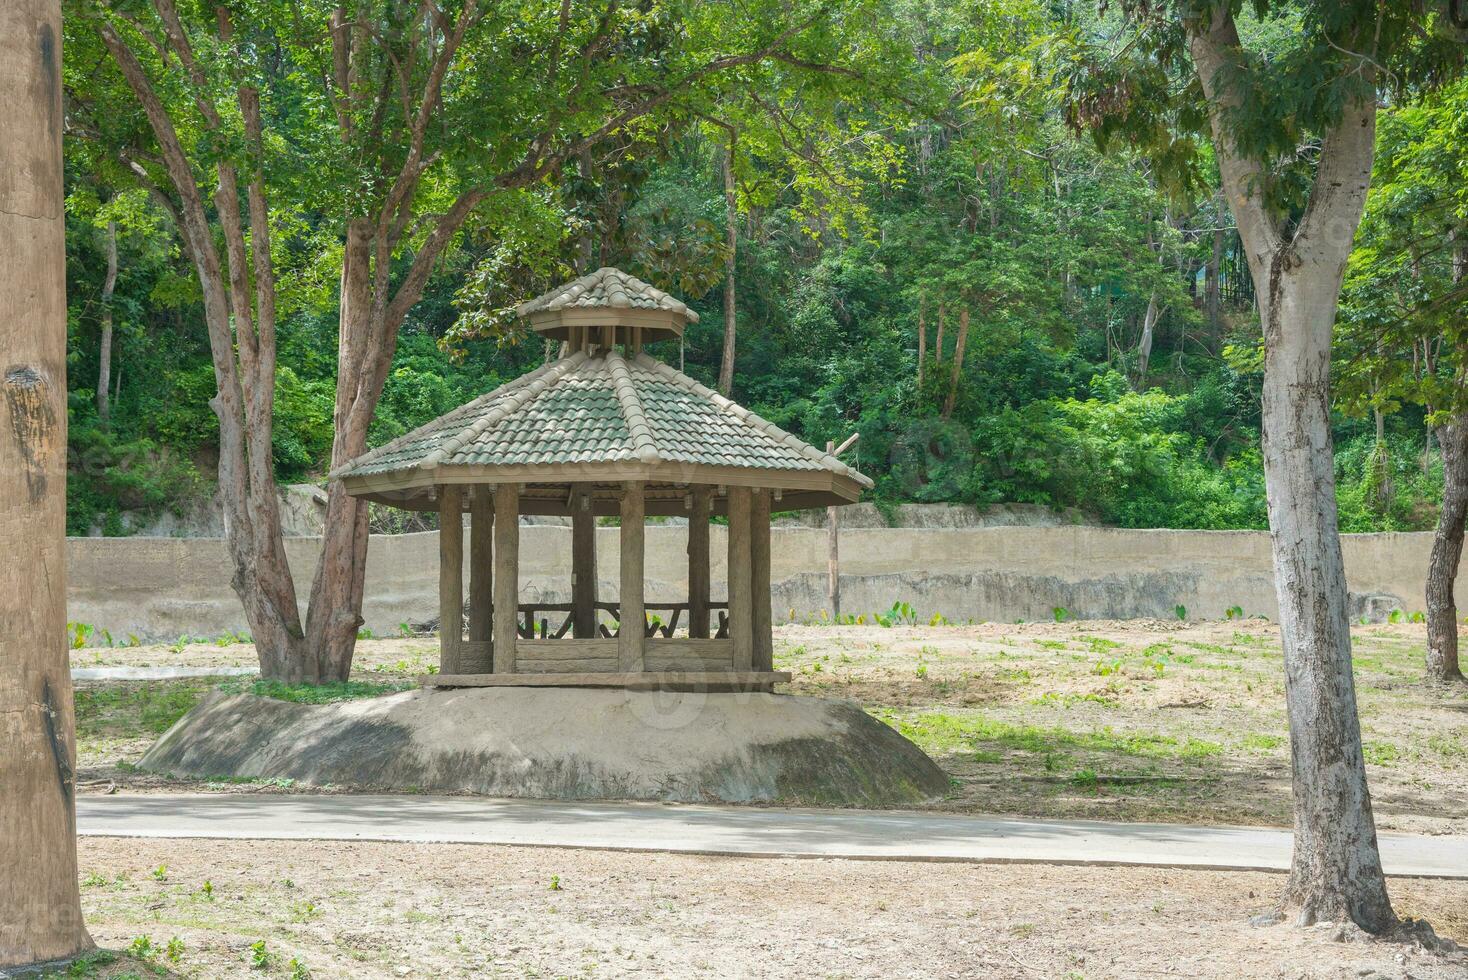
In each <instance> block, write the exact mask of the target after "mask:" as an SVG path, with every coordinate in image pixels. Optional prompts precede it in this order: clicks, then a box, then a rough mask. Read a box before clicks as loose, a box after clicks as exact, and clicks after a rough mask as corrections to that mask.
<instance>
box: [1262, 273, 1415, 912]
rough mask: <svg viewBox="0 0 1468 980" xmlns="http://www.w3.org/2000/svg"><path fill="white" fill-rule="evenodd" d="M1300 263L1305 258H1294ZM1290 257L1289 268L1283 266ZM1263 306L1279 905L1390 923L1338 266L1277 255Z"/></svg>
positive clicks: (1263, 298) (1268, 280)
mask: <svg viewBox="0 0 1468 980" xmlns="http://www.w3.org/2000/svg"><path fill="white" fill-rule="evenodd" d="M1302 261H1303V262H1304V266H1303V269H1302V268H1301V265H1300V263H1301V262H1302ZM1292 264H1293V265H1294V268H1295V271H1294V272H1293V274H1291V273H1286V272H1285V271H1284V270H1283V268H1282V267H1288V266H1290V265H1292ZM1272 265H1273V269H1272V272H1273V276H1270V275H1268V273H1267V272H1266V275H1265V276H1264V277H1261V278H1260V279H1259V280H1258V281H1261V282H1267V283H1270V284H1271V287H1270V291H1271V293H1272V297H1265V296H1262V295H1261V309H1263V310H1264V312H1265V324H1266V328H1265V360H1264V392H1263V429H1264V431H1263V449H1264V480H1265V487H1266V490H1267V497H1268V506H1269V528H1270V537H1271V540H1272V542H1273V547H1274V575H1275V588H1276V591H1277V592H1278V595H1279V610H1280V635H1281V638H1282V640H1283V642H1284V667H1285V702H1286V705H1285V708H1286V714H1287V716H1288V718H1289V729H1290V757H1291V762H1292V767H1291V769H1292V773H1293V787H1294V798H1295V807H1294V810H1295V820H1294V829H1295V846H1294V858H1293V861H1292V864H1291V868H1290V876H1289V879H1288V882H1287V883H1286V886H1285V891H1284V896H1283V899H1282V908H1287V909H1291V910H1294V912H1295V914H1296V921H1297V923H1298V924H1300V925H1312V924H1314V923H1316V922H1345V921H1353V922H1355V923H1356V924H1357V925H1359V926H1360V927H1361V928H1363V929H1366V930H1368V931H1371V932H1381V931H1384V930H1386V929H1388V928H1390V927H1391V926H1393V925H1394V924H1395V923H1396V916H1395V915H1394V914H1393V912H1392V907H1391V902H1390V900H1389V899H1388V898H1387V892H1386V879H1385V877H1384V876H1383V874H1382V870H1381V859H1380V856H1379V852H1378V849H1377V843H1376V824H1375V821H1374V819H1373V817H1372V810H1371V794H1370V791H1369V790H1368V789H1367V785H1366V764H1365V759H1364V758H1363V755H1362V749H1361V725H1360V720H1359V718H1358V716H1357V712H1356V688H1355V681H1354V678H1353V677H1352V674H1351V633H1350V622H1349V615H1348V612H1347V608H1346V599H1347V589H1346V572H1345V563H1344V561H1343V559H1342V556H1341V543H1340V533H1339V530H1338V527H1337V521H1336V499H1335V465H1334V455H1333V450H1332V445H1331V435H1330V408H1329V385H1330V341H1331V328H1332V325H1333V323H1334V321H1335V309H1336V301H1337V297H1338V296H1339V290H1340V286H1339V284H1340V275H1341V274H1340V269H1339V268H1335V269H1329V268H1326V269H1322V268H1318V267H1317V263H1316V262H1313V261H1310V260H1306V259H1304V258H1303V257H1300V256H1291V254H1290V250H1289V249H1288V248H1287V247H1286V248H1281V251H1280V252H1279V253H1278V254H1277V255H1276V256H1275V257H1274V261H1273V263H1272Z"/></svg>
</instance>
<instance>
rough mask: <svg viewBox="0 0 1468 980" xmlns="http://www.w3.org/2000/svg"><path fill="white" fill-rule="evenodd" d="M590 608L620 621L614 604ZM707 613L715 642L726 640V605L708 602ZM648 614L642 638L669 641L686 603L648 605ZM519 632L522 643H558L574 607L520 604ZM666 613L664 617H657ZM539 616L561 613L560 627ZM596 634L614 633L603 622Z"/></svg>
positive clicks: (618, 612)
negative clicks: (714, 618)
mask: <svg viewBox="0 0 1468 980" xmlns="http://www.w3.org/2000/svg"><path fill="white" fill-rule="evenodd" d="M593 606H594V607H595V608H596V610H597V611H598V612H605V613H607V614H608V615H609V616H611V618H612V619H614V620H616V621H617V623H618V629H619V630H620V624H621V621H622V612H621V608H620V607H619V606H618V605H617V604H616V603H614V602H597V603H593ZM708 607H709V611H710V612H717V613H718V628H717V630H715V632H714V637H713V638H714V639H716V640H724V639H728V637H729V604H728V603H727V602H710V603H709V604H708ZM643 609H644V610H645V611H646V613H647V617H648V618H647V620H646V621H645V623H644V627H643V628H644V629H645V630H646V633H645V635H647V636H662V637H664V638H671V637H672V636H673V633H674V632H675V631H676V630H677V629H678V620H679V619H681V618H682V617H683V614H684V613H686V612H687V611H688V603H686V602H649V603H645V604H644V605H643ZM519 610H520V616H519V633H520V638H521V639H523V640H559V639H562V638H563V637H565V635H566V634H567V633H569V632H571V622H572V620H573V618H574V613H573V607H572V605H571V603H569V602H522V603H520V607H519ZM664 611H666V612H667V614H668V615H667V617H666V618H664V617H663V616H661V615H659V613H662V612H664ZM541 613H564V614H565V615H564V618H563V619H561V622H560V624H559V625H557V626H556V628H555V629H554V630H552V629H551V619H550V617H547V616H541V615H540V614H541ZM596 628H597V632H598V633H599V634H600V635H601V636H603V637H606V638H608V639H610V638H611V637H614V636H616V635H617V633H616V632H615V631H613V630H611V629H609V628H608V627H607V625H606V624H605V623H600V622H598V623H597V627H596Z"/></svg>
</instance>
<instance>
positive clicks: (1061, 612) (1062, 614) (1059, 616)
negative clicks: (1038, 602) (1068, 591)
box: [1050, 606, 1070, 623]
mask: <svg viewBox="0 0 1468 980" xmlns="http://www.w3.org/2000/svg"><path fill="white" fill-rule="evenodd" d="M1050 612H1051V614H1052V615H1053V616H1054V617H1055V621H1056V622H1057V623H1063V622H1065V621H1066V620H1067V619H1070V610H1069V609H1067V608H1065V607H1064V606H1056V607H1055V608H1054V609H1052V610H1050Z"/></svg>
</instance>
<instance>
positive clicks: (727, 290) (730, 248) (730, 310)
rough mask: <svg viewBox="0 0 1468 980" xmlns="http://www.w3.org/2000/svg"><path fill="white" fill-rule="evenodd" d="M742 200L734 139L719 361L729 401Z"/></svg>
mask: <svg viewBox="0 0 1468 980" xmlns="http://www.w3.org/2000/svg"><path fill="white" fill-rule="evenodd" d="M738 222H739V198H738V195H737V194H736V193H735V187H734V136H733V134H732V133H731V134H730V135H729V145H728V147H727V148H726V149H725V151H724V225H725V232H724V235H725V240H724V248H725V249H726V252H727V254H726V255H725V256H724V357H723V360H721V361H720V362H719V393H720V394H721V395H723V396H724V397H725V398H729V397H732V395H733V392H734V340H735V325H734V267H735V261H734V259H735V249H736V247H737V246H738V244H739V234H738Z"/></svg>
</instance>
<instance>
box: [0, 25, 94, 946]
mask: <svg viewBox="0 0 1468 980" xmlns="http://www.w3.org/2000/svg"><path fill="white" fill-rule="evenodd" d="M0 91H4V92H5V93H6V98H5V99H4V100H3V101H0V539H3V540H4V542H5V545H6V554H5V560H4V561H3V562H0V623H3V624H4V628H3V629H0V745H3V746H4V748H3V750H0V971H3V970H5V968H8V967H24V966H30V965H33V964H37V963H44V962H48V961H53V960H62V959H69V958H71V957H75V956H77V955H78V954H80V953H83V952H86V951H87V950H89V949H91V948H92V940H91V937H90V936H88V935H87V929H86V926H85V925H84V924H83V922H82V911H81V898H80V895H79V893H78V890H77V860H76V784H75V782H74V775H73V772H74V769H73V767H74V764H75V760H76V743H75V723H74V718H73V713H72V693H71V672H70V664H69V663H68V656H67V646H66V642H65V639H64V637H65V635H66V566H65V557H66V552H65V546H66V271H65V270H66V247H65V243H64V236H65V218H64V214H63V208H62V186H61V123H62V110H61V6H60V4H59V3H58V2H56V0H10V2H7V3H4V4H0Z"/></svg>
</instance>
